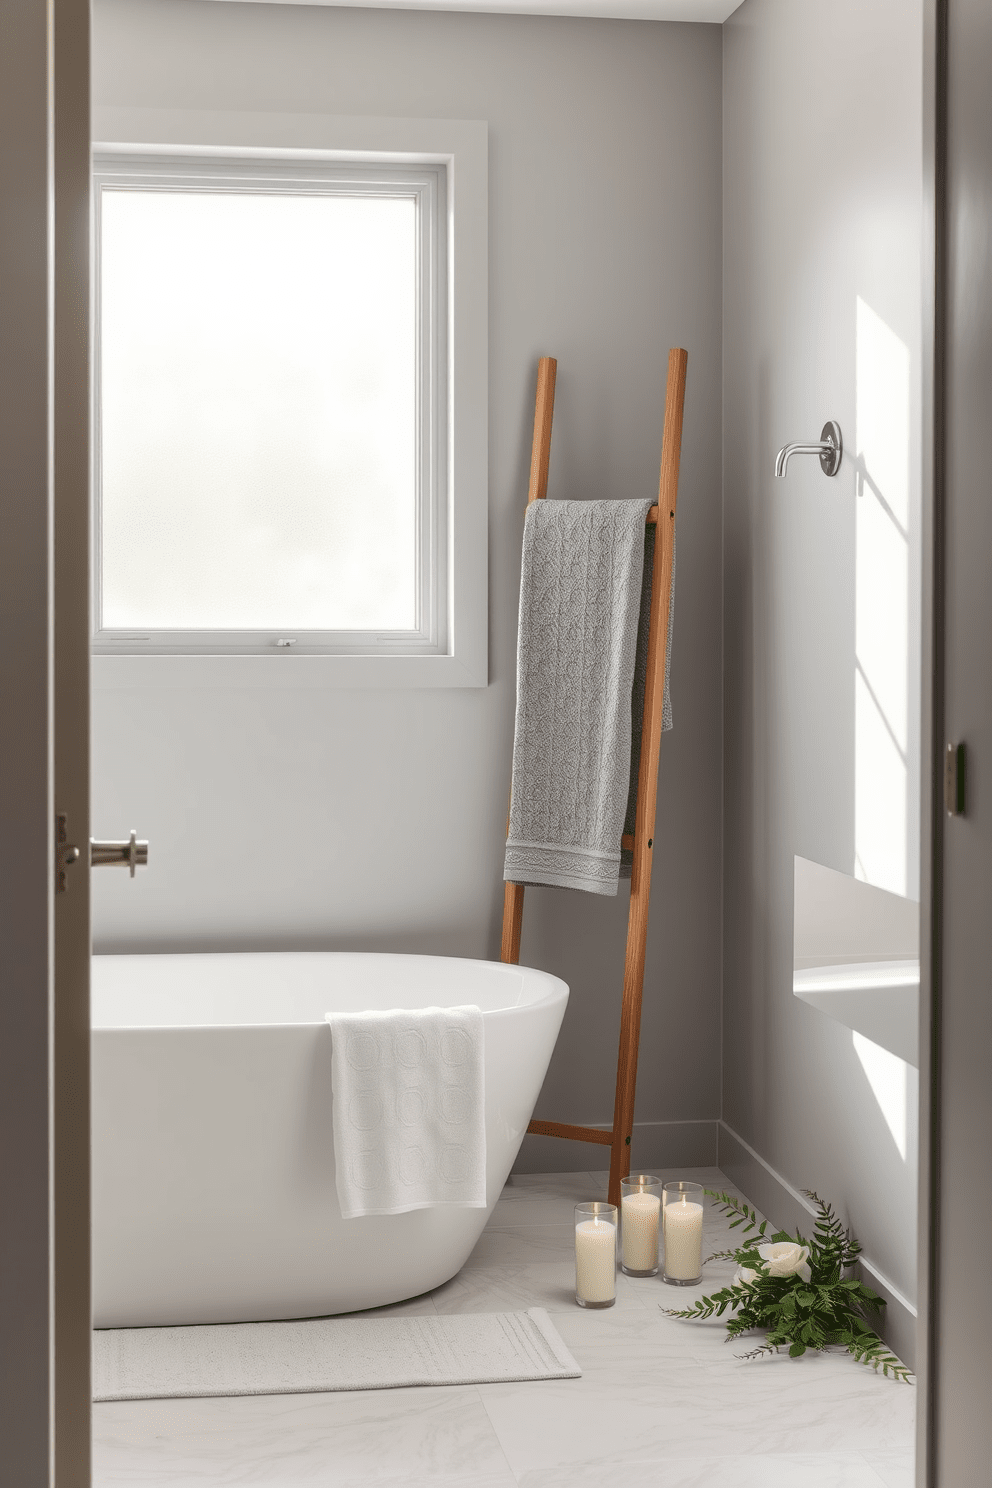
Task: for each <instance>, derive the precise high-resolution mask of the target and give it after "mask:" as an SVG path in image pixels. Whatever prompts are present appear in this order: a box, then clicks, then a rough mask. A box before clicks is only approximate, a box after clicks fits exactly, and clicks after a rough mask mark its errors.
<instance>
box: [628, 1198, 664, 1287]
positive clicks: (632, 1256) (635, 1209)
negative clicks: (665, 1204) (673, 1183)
mask: <svg viewBox="0 0 992 1488" xmlns="http://www.w3.org/2000/svg"><path fill="white" fill-rule="evenodd" d="M620 1207H621V1214H622V1223H621V1226H620V1241H621V1245H622V1248H623V1264H624V1266H625V1267H626V1268H627V1270H628V1271H652V1270H653V1269H654V1268H655V1267H656V1266H657V1264H658V1216H659V1213H660V1211H661V1200H660V1199H659V1198H658V1197H657V1196H656V1195H655V1194H650V1193H629V1194H624V1196H623V1199H622V1200H621V1206H620Z"/></svg>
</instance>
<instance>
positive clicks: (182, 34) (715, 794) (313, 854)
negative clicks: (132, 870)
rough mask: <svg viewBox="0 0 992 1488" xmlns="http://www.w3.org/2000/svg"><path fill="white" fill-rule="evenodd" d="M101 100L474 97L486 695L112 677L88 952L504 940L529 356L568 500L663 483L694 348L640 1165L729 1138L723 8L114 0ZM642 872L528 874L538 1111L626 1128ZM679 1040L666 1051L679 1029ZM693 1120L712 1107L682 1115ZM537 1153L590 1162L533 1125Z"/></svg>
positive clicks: (345, 104) (97, 80) (483, 948)
mask: <svg viewBox="0 0 992 1488" xmlns="http://www.w3.org/2000/svg"><path fill="white" fill-rule="evenodd" d="M94 53H95V76H94V95H95V102H96V103H97V104H98V105H100V104H102V105H127V106H141V105H145V106H150V107H170V108H189V109H230V110H249V109H250V110H257V111H265V110H273V111H291V112H320V111H326V112H329V113H343V114H372V115H394V116H407V117H410V116H413V117H416V116H422V117H442V118H443V117H453V118H482V119H486V120H488V121H489V128H490V169H491V192H490V263H491V278H490V348H491V350H490V555H491V562H490V572H491V582H490V603H491V612H490V626H491V648H490V658H491V672H490V675H491V682H490V685H489V687H488V688H487V689H485V690H474V691H422V692H418V691H407V692H383V693H375V692H358V691H355V692H346V691H335V692H327V693H315V692H312V691H300V692H298V693H294V692H284V691H280V692H279V693H278V694H276V693H272V694H266V693H265V692H262V691H256V690H252V691H248V690H243V691H238V690H225V691H218V692H216V693H210V692H207V691H195V692H193V691H190V692H187V693H183V692H181V691H179V692H177V691H170V692H169V693H167V694H165V693H161V694H157V693H156V692H155V691H151V690H136V691H131V692H110V691H99V690H98V691H97V693H96V695H95V697H94V781H93V786H94V831H95V832H96V833H97V834H98V835H107V836H109V835H111V834H112V833H117V832H120V831H124V832H126V831H127V830H128V828H129V827H130V826H132V825H134V826H135V827H136V828H137V829H138V830H139V832H140V833H141V834H142V835H145V836H147V837H148V838H149V839H150V840H151V844H152V866H151V868H150V869H149V871H148V873H147V874H141V875H139V876H138V878H137V879H136V880H135V881H134V882H133V883H131V882H129V881H125V880H124V878H123V876H121V877H118V876H116V875H107V876H106V877H104V878H101V879H99V880H98V881H97V882H95V884H94V896H95V903H94V934H95V941H96V946H97V949H100V950H125V949H132V948H163V949H182V948H196V947H216V948H223V947H252V946H257V947H356V948H367V949H372V948H382V949H394V950H411V951H428V952H441V953H447V954H454V955H468V956H486V957H494V956H496V955H497V954H498V944H499V924H500V916H501V908H502V878H501V874H502V842H503V835H504V830H505V813H506V800H507V788H508V779H509V756H510V745H511V737H512V727H513V695H514V647H515V636H516V601H517V589H518V582H519V562H520V559H519V553H520V539H521V527H522V518H523V503H524V500H525V494H526V475H527V465H528V459H529V446H530V432H531V418H532V407H533V395H534V379H535V373H536V362H537V358H538V356H539V355H541V354H543V353H548V354H552V355H555V356H557V357H558V358H559V375H558V400H557V416H556V427H555V436H554V445H553V452H552V473H551V494H552V495H556V496H572V497H594V496H608V497H632V496H639V495H651V494H652V493H653V492H654V491H655V490H656V488H657V479H658V460H659V448H660V434H661V416H662V403H663V397H664V378H665V367H666V359H667V352H668V348H669V346H671V345H676V344H681V345H683V346H686V347H687V348H688V350H689V386H688V396H687V404H686V421H685V442H684V447H683V459H682V472H683V478H682V488H681V498H680V507H679V575H678V604H677V612H676V619H675V642H674V658H673V682H672V688H673V698H674V708H675V729H674V731H673V732H672V733H671V734H670V735H666V737H665V741H664V746H663V749H662V765H661V792H660V798H659V808H658V810H659V830H658V834H657V835H658V837H659V839H660V841H661V843H662V844H663V850H662V851H661V852H659V853H658V854H657V858H656V866H655V874H654V901H653V911H652V924H651V936H650V945H649V952H648V963H647V979H646V999H645V1012H644V1023H643V1039H642V1052H641V1066H640V1069H641V1076H640V1085H639V1096H638V1103H637V1115H638V1120H639V1122H641V1123H669V1122H671V1123H681V1124H679V1125H672V1126H654V1127H651V1128H645V1127H644V1126H642V1127H641V1128H640V1129H639V1136H638V1138H637V1141H638V1144H639V1146H638V1152H639V1153H640V1158H639V1159H638V1157H636V1156H635V1161H638V1160H640V1161H641V1162H648V1161H650V1162H658V1163H660V1162H664V1161H668V1162H676V1161H677V1162H693V1161H712V1160H713V1155H714V1151H715V1119H716V1117H717V1116H718V1114H719V1074H718V1070H719V983H720V936H721V928H720V913H719V905H720V893H721V887H720V854H721V800H720V793H721V746H720V739H721V680H720V679H721V628H720V627H721V621H720V616H721V576H720V543H721V511H720V466H719V459H720V457H719V451H720V344H721V343H720V337H721V330H720V313H721V303H720V302H721V284H720V262H721V240H720V233H721V228H720V215H721V202H720V170H721V134H720V117H721V97H720V89H721V37H720V29H719V28H718V27H715V26H692V25H671V24H662V23H652V22H647V23H641V22H619V21H590V20H565V19H551V18H542V17H535V18H525V17H513V16H496V15H458V14H439V13H412V12H397V11H388V10H348V9H328V8H323V7H310V6H301V7H294V6H287V5H275V6H266V5H255V4H251V5H243V6H242V5H238V4H224V5H218V4H197V3H190V0H98V3H97V5H96V12H95V46H94ZM625 919H626V891H625V890H623V889H622V890H621V894H620V897H619V899H618V900H616V901H603V900H598V899H594V898H593V897H592V896H586V895H569V894H567V893H557V892H555V891H551V890H543V891H534V892H531V893H529V894H528V903H527V909H526V912H525V925H524V938H523V960H524V961H526V962H528V963H530V964H534V965H539V966H542V967H545V968H547V969H548V970H551V971H554V972H557V973H559V974H560V975H562V976H564V977H565V978H566V979H567V980H568V982H569V983H570V985H571V988H572V1001H571V1005H570V1008H569V1011H568V1016H567V1021H566V1026H565V1029H564V1031H563V1033H562V1036H561V1039H560V1042H559V1046H558V1050H557V1053H556V1055H555V1059H554V1062H553V1065H552V1069H551V1072H550V1074H549V1076H548V1080H547V1083H546V1086H545V1091H544V1094H543V1096H542V1098H541V1102H540V1104H539V1107H538V1114H539V1115H543V1116H546V1117H555V1116H556V1117H558V1118H560V1119H566V1120H577V1121H588V1122H602V1123H609V1122H610V1121H611V1120H612V1114H613V1106H612V1101H613V1082H612V1070H613V1060H614V1055H615V1050H616V1036H617V1028H618V1018H619V992H620V985H621V977H622V966H623V937H624V930H625ZM673 1051H678V1054H677V1057H672V1055H673ZM693 1123H699V1124H693ZM528 1144H529V1151H528V1149H527V1148H526V1147H525V1151H524V1153H523V1154H522V1162H523V1163H524V1164H530V1165H531V1166H536V1167H538V1168H540V1167H559V1168H562V1167H567V1166H570V1165H571V1166H575V1167H577V1168H584V1167H588V1166H589V1165H590V1164H591V1163H593V1162H594V1163H595V1165H596V1166H597V1167H598V1166H600V1165H601V1163H602V1160H603V1149H602V1148H587V1147H581V1146H577V1145H574V1144H571V1143H562V1142H558V1143H553V1142H549V1141H546V1142H545V1143H544V1144H543V1145H542V1143H541V1141H540V1140H539V1139H531V1138H529V1139H528Z"/></svg>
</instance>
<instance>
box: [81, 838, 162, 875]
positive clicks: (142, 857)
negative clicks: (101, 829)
mask: <svg viewBox="0 0 992 1488" xmlns="http://www.w3.org/2000/svg"><path fill="white" fill-rule="evenodd" d="M90 867H91V868H130V870H131V877H132V878H133V877H134V870H135V869H136V868H147V867H148V843H147V842H139V841H138V837H137V834H136V833H135V832H132V833H131V835H130V837H129V838H128V840H127V841H126V842H97V841H96V839H95V838H93V837H91V838H90Z"/></svg>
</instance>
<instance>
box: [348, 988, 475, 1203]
mask: <svg viewBox="0 0 992 1488" xmlns="http://www.w3.org/2000/svg"><path fill="white" fill-rule="evenodd" d="M325 1016H326V1018H327V1021H328V1023H329V1024H330V1026H331V1041H332V1048H331V1094H332V1107H333V1116H332V1119H333V1122H334V1162H335V1167H336V1169H337V1190H338V1200H339V1202H340V1204H341V1213H342V1214H343V1216H344V1217H345V1219H357V1218H358V1217H360V1216H361V1215H365V1214H405V1213H406V1212H407V1211H408V1210H410V1209H429V1208H434V1207H437V1206H440V1205H445V1204H446V1205H454V1206H456V1207H458V1208H462V1209H484V1208H485V1207H486V1131H485V1087H484V1069H483V1023H482V1013H481V1012H480V1010H479V1009H478V1008H477V1007H457V1008H438V1007H430V1008H418V1009H416V1010H413V1011H410V1010H405V1009H397V1010H394V1011H391V1012H358V1013H327V1014H326V1015H325Z"/></svg>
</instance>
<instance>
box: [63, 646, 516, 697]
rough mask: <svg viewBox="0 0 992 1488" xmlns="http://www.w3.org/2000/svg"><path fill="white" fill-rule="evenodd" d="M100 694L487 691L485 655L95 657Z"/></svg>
mask: <svg viewBox="0 0 992 1488" xmlns="http://www.w3.org/2000/svg"><path fill="white" fill-rule="evenodd" d="M91 667H92V672H91V677H92V683H93V687H94V689H95V690H96V691H98V692H120V691H129V690H131V689H132V688H134V689H139V690H140V689H143V688H147V689H154V690H155V691H157V692H158V691H161V690H163V689H166V690H169V691H180V692H183V691H187V690H195V689H199V688H210V689H211V690H213V689H216V688H240V687H251V688H264V689H266V690H276V691H280V690H282V691H295V690H304V691H307V690H310V689H313V688H318V689H321V690H327V689H344V690H362V691H372V690H375V689H379V688H383V689H385V688H389V689H396V688H428V687H486V686H487V685H488V681H489V678H488V672H487V666H486V660H485V655H484V653H483V655H482V656H481V657H480V658H479V659H478V660H477V661H476V662H475V663H474V664H472V663H469V662H467V661H464V660H462V659H461V658H460V657H458V656H293V655H292V654H287V653H283V652H280V653H278V654H277V655H274V656H94V657H93V658H92V661H91Z"/></svg>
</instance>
